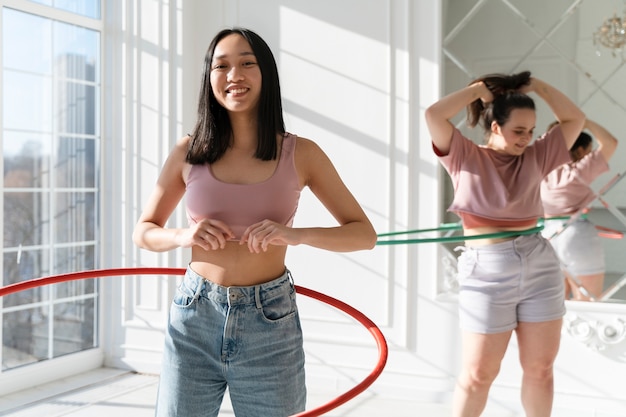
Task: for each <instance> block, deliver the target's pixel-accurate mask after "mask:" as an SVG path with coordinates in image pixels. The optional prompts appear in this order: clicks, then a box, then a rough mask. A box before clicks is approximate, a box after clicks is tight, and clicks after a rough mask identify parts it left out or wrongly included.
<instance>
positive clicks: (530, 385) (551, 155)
mask: <svg viewBox="0 0 626 417" xmlns="http://www.w3.org/2000/svg"><path fill="white" fill-rule="evenodd" d="M529 93H534V94H536V95H537V96H539V97H540V98H541V99H543V100H544V101H545V102H546V104H547V105H548V106H549V107H550V109H551V110H552V112H553V113H554V116H555V117H556V119H557V120H558V121H559V122H560V123H559V126H557V127H555V128H554V129H552V130H551V131H549V132H548V133H546V134H545V135H544V136H543V137H541V138H539V139H537V140H535V141H534V142H533V132H534V130H535V122H536V114H535V104H534V101H533V99H532V98H531V97H529V96H528V95H527V94H529ZM466 107H467V112H468V122H469V125H470V127H474V126H476V125H477V124H478V123H479V122H481V123H482V125H483V127H484V129H485V133H486V144H485V145H477V144H475V143H473V142H472V141H471V140H469V139H468V138H466V137H464V136H463V135H462V134H461V132H460V131H459V130H458V129H456V128H455V127H454V125H453V124H452V123H451V122H450V119H452V118H453V117H454V116H455V115H456V114H457V113H459V112H460V111H462V110H463V109H464V108H466ZM425 116H426V122H427V124H428V128H429V130H430V133H431V138H432V143H433V148H434V151H435V153H436V154H437V156H438V157H439V159H440V161H441V163H442V164H443V166H444V167H445V169H446V170H447V172H448V173H449V175H450V177H451V179H452V182H453V184H454V190H455V195H454V200H453V202H452V205H451V206H450V208H449V210H450V211H453V212H455V213H457V214H458V215H459V216H460V217H461V220H462V223H463V231H464V234H465V235H466V236H472V235H482V234H491V233H499V232H507V233H505V234H504V235H503V236H502V237H498V238H491V239H476V240H467V241H466V244H465V247H464V248H463V249H464V252H463V253H462V254H461V256H460V257H459V261H458V270H459V272H458V280H459V284H460V292H459V320H460V325H461V329H462V331H463V338H462V340H463V347H462V354H463V359H462V370H461V373H460V375H459V377H458V380H457V385H456V389H455V394H454V404H453V415H454V416H455V417H475V416H479V415H480V414H481V413H482V411H483V409H484V408H485V405H486V402H487V398H488V394H489V389H490V387H491V384H492V382H493V381H494V379H495V378H496V376H497V375H498V372H499V369H500V363H501V361H502V359H503V357H504V354H505V352H506V349H507V346H508V344H509V341H510V338H511V335H512V333H513V332H515V333H516V336H517V340H518V345H519V359H520V364H521V367H522V370H523V380H522V393H521V396H522V404H523V406H524V409H525V411H526V416H527V417H547V416H549V415H550V413H551V409H552V401H553V392H554V391H553V370H552V367H553V363H554V359H555V357H556V354H557V351H558V349H559V343H560V335H561V322H562V317H563V315H564V313H565V306H564V300H563V277H562V273H561V270H560V266H559V260H558V258H557V257H556V255H555V253H554V250H553V249H552V246H551V245H550V243H549V242H548V241H547V240H546V239H544V238H543V237H542V236H541V235H540V234H539V233H532V234H525V233H524V232H523V231H525V230H528V229H531V228H533V227H534V226H536V224H537V220H538V219H539V218H540V217H542V216H543V207H542V205H541V199H540V192H539V188H540V183H541V180H542V179H543V178H544V177H545V176H546V175H547V174H548V173H549V172H550V171H552V170H553V169H554V168H556V167H558V166H559V165H561V164H563V163H565V162H567V161H568V160H569V153H568V149H569V148H570V147H571V146H572V144H573V143H574V141H575V140H576V138H577V137H578V134H579V133H580V131H581V130H582V128H583V125H584V123H585V115H584V114H583V112H582V111H581V110H580V109H579V108H578V107H577V106H576V105H575V104H574V103H573V102H572V101H571V100H569V99H568V98H567V97H566V96H565V95H564V94H562V93H561V92H559V91H558V90H557V89H555V88H554V87H552V86H551V85H549V84H547V83H545V82H543V81H541V80H539V79H537V78H534V77H531V74H530V72H522V73H519V74H514V75H502V74H493V75H488V76H484V77H481V78H479V79H477V80H475V81H473V82H472V83H470V84H469V85H468V86H467V87H465V88H463V89H460V90H458V91H456V92H453V93H451V94H449V95H448V96H446V97H443V98H442V99H440V100H439V101H438V102H436V103H435V104H433V105H432V106H430V107H429V108H428V109H427V110H426V115H425ZM516 232H520V234H519V235H517V234H516Z"/></svg>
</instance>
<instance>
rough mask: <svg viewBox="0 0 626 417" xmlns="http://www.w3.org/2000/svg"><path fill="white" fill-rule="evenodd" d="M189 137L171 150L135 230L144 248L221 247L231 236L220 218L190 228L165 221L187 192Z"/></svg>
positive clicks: (159, 249)
mask: <svg viewBox="0 0 626 417" xmlns="http://www.w3.org/2000/svg"><path fill="white" fill-rule="evenodd" d="M188 143H189V137H188V136H187V137H184V138H182V139H180V140H179V141H178V143H177V144H176V146H175V147H174V149H173V150H172V151H171V152H170V155H169V156H168V158H167V160H166V161H165V164H164V165H163V168H162V170H161V173H160V175H159V178H158V180H157V183H156V185H155V187H154V190H153V191H152V194H151V195H150V198H149V199H148V202H147V203H146V205H145V206H144V209H143V212H142V213H141V216H140V217H139V220H138V221H137V224H136V225H135V229H134V230H133V242H135V244H136V245H137V246H139V247H140V248H143V249H148V250H151V251H155V252H165V251H168V250H171V249H175V248H178V247H191V246H193V245H198V246H201V247H202V248H204V249H205V250H210V249H219V248H223V247H224V246H225V245H226V238H227V237H228V236H230V235H232V232H231V231H230V230H229V229H228V227H227V226H226V225H225V224H224V223H222V222H219V221H217V220H202V221H200V222H198V223H197V224H195V225H193V226H192V227H190V228H178V229H174V228H166V227H165V224H166V223H167V220H168V219H169V218H170V216H171V215H172V213H173V212H174V210H175V209H176V206H177V205H178V203H179V202H180V200H181V199H182V198H183V195H184V194H185V182H184V179H183V169H184V167H185V166H186V163H185V156H186V154H187V146H188Z"/></svg>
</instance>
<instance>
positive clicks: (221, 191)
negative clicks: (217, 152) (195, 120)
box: [185, 133, 301, 240]
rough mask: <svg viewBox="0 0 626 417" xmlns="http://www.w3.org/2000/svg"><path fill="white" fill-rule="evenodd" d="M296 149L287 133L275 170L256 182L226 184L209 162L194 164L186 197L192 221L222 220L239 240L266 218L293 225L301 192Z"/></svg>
mask: <svg viewBox="0 0 626 417" xmlns="http://www.w3.org/2000/svg"><path fill="white" fill-rule="evenodd" d="M295 148H296V136H295V135H292V134H290V133H286V134H285V136H284V137H283V143H282V150H281V153H280V157H279V159H278V164H277V166H276V170H275V171H274V173H273V174H272V176H271V177H270V178H268V179H267V180H265V181H263V182H259V183H254V184H231V183H226V182H223V181H220V180H218V179H217V178H215V177H214V176H213V173H212V171H211V166H210V164H202V165H193V166H192V167H191V170H190V171H189V176H188V178H187V191H186V198H185V201H186V205H187V220H188V221H189V224H190V225H191V224H193V223H196V222H198V221H199V220H201V219H216V220H221V221H223V222H224V223H226V224H227V225H228V226H229V227H230V228H231V229H232V231H233V233H234V234H235V239H237V240H238V239H240V238H241V236H242V235H243V232H244V231H245V230H246V228H247V227H248V226H250V225H252V224H254V223H258V222H260V221H262V220H265V219H269V220H272V221H275V222H277V223H280V224H283V225H285V226H291V225H292V224H293V219H294V216H295V214H296V209H297V208H298V201H299V199H300V191H301V188H300V184H299V181H298V174H297V172H296V166H295V162H294V153H295Z"/></svg>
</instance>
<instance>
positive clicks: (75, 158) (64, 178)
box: [54, 138, 97, 188]
mask: <svg viewBox="0 0 626 417" xmlns="http://www.w3.org/2000/svg"><path fill="white" fill-rule="evenodd" d="M58 149H59V152H58V155H57V162H56V164H55V168H54V175H55V178H56V185H57V187H61V188H93V187H95V185H96V169H97V164H96V143H95V141H94V140H93V139H81V138H61V139H60V140H59V147H58Z"/></svg>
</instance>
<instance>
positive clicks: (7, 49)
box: [2, 8, 52, 75]
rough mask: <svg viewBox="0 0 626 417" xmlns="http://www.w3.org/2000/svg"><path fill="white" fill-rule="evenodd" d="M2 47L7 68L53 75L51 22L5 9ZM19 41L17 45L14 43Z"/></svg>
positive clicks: (3, 10)
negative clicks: (5, 40) (8, 40)
mask: <svg viewBox="0 0 626 417" xmlns="http://www.w3.org/2000/svg"><path fill="white" fill-rule="evenodd" d="M2 12H3V14H4V20H3V25H2V36H3V38H4V39H11V40H13V41H12V42H4V44H3V45H2V52H3V53H2V59H3V61H4V62H3V63H4V67H5V68H10V69H16V70H26V71H29V72H34V73H37V74H47V75H50V74H51V73H52V37H51V36H50V33H51V32H52V21H51V20H50V19H45V18H43V17H39V16H35V15H32V14H28V13H22V12H18V11H17V10H13V9H7V8H5V9H2ZM16 39H19V41H18V42H15V41H14V40H16Z"/></svg>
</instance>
